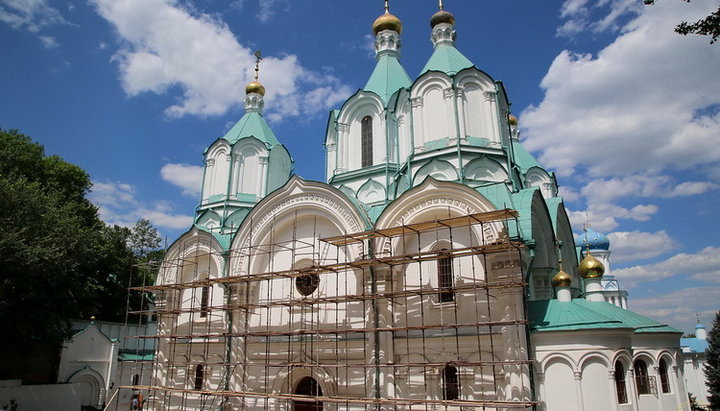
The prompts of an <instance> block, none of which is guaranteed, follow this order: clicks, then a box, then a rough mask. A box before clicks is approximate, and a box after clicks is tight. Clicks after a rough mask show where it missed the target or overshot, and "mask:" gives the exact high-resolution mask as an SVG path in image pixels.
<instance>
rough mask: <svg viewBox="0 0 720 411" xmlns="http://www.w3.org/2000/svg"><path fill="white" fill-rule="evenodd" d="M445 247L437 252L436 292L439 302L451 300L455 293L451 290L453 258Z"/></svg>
mask: <svg viewBox="0 0 720 411" xmlns="http://www.w3.org/2000/svg"><path fill="white" fill-rule="evenodd" d="M447 251H448V250H447V248H443V249H441V250H440V252H439V253H438V260H437V272H438V288H439V289H440V292H439V294H438V296H439V298H440V302H441V303H445V302H449V301H453V300H454V299H455V293H454V292H453V272H452V263H453V259H452V257H451V256H450V255H449V254H448V252H447Z"/></svg>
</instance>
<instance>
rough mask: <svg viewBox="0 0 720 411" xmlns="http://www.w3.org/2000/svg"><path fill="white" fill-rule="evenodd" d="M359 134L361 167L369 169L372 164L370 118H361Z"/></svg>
mask: <svg viewBox="0 0 720 411" xmlns="http://www.w3.org/2000/svg"><path fill="white" fill-rule="evenodd" d="M360 132H361V136H360V151H361V156H362V167H369V166H371V165H372V164H373V135H372V117H370V116H365V117H363V119H362V122H361V130H360Z"/></svg>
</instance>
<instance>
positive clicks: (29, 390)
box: [0, 384, 80, 411]
mask: <svg viewBox="0 0 720 411" xmlns="http://www.w3.org/2000/svg"><path fill="white" fill-rule="evenodd" d="M13 398H14V399H15V402H16V403H17V405H18V407H17V411H79V410H80V394H79V392H78V386H77V385H75V384H48V385H15V386H0V409H2V406H4V405H5V404H8V410H9V409H10V407H9V405H10V400H11V399H13Z"/></svg>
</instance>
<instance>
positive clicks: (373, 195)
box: [357, 179, 386, 204]
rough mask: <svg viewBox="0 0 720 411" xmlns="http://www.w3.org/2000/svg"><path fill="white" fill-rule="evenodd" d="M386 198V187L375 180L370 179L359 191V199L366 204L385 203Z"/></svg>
mask: <svg viewBox="0 0 720 411" xmlns="http://www.w3.org/2000/svg"><path fill="white" fill-rule="evenodd" d="M385 198H386V193H385V187H383V186H382V185H381V184H380V183H378V182H377V181H375V180H373V179H368V181H366V182H365V183H364V184H363V185H362V186H360V188H359V189H358V193H357V199H358V200H360V201H361V202H363V203H365V204H372V203H377V202H379V201H385Z"/></svg>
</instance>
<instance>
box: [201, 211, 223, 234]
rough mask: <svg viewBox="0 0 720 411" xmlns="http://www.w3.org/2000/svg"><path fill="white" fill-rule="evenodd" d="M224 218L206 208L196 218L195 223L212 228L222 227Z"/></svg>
mask: <svg viewBox="0 0 720 411" xmlns="http://www.w3.org/2000/svg"><path fill="white" fill-rule="evenodd" d="M221 221H222V218H221V217H220V215H219V214H218V213H216V212H215V211H213V210H205V211H203V212H202V214H200V215H199V216H198V217H197V219H196V220H195V224H197V225H201V226H203V227H206V228H208V229H210V230H212V229H215V228H218V227H220V222H221Z"/></svg>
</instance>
